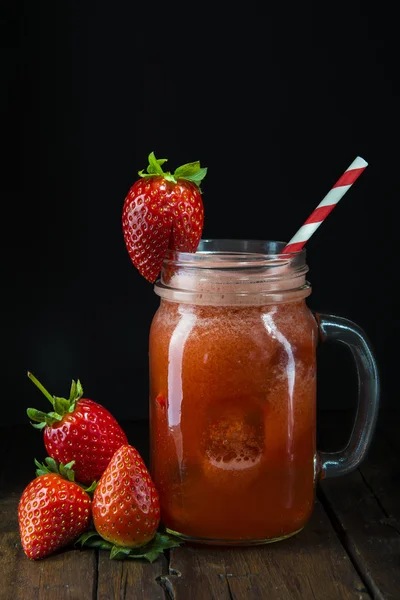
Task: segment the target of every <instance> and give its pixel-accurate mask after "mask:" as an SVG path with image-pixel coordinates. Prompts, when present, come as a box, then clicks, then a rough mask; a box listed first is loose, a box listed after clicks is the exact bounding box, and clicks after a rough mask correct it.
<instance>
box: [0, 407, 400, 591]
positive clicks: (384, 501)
mask: <svg viewBox="0 0 400 600" xmlns="http://www.w3.org/2000/svg"><path fill="white" fill-rule="evenodd" d="M350 422H351V414H349V413H347V412H346V413H340V414H338V413H335V414H333V415H322V416H321V417H320V418H319V429H318V431H319V435H318V437H319V439H320V447H322V446H323V447H324V449H330V447H333V446H335V447H336V448H337V446H338V444H340V443H341V442H342V441H343V439H344V438H345V436H346V435H347V433H348V430H349V427H350ZM399 424H400V419H399V418H398V416H397V415H393V414H392V413H384V414H381V417H380V420H379V423H378V428H377V432H376V435H375V438H374V442H373V446H372V448H371V451H370V453H369V456H368V457H367V459H366V461H365V462H364V464H363V465H362V467H361V468H360V469H359V470H358V471H356V472H354V473H352V474H350V475H347V476H345V477H342V478H338V479H332V480H328V481H325V482H323V483H321V484H320V485H319V488H318V495H317V496H318V497H317V501H316V505H315V511H314V514H313V517H312V519H311V521H310V522H309V524H308V525H307V526H306V528H305V529H304V530H303V531H302V532H301V533H300V534H298V535H297V536H296V537H293V538H291V539H288V540H286V541H283V542H279V543H277V544H271V545H266V546H258V547H253V548H250V547H249V548H225V549H223V548H211V547H210V548H207V547H191V546H188V545H184V546H182V547H180V548H178V549H173V550H171V551H170V553H169V554H167V555H166V556H162V557H160V558H159V559H158V560H157V561H156V562H154V563H153V564H150V563H148V562H141V561H124V562H119V561H111V560H110V559H109V558H108V554H106V553H105V552H97V551H94V550H74V549H71V550H68V551H65V552H62V553H60V554H57V555H54V556H52V557H49V558H47V559H45V560H43V561H37V562H33V561H30V560H28V559H27V558H26V557H25V555H24V553H23V551H22V549H21V545H20V540H19V533H18V525H17V505H18V500H19V497H20V494H21V493H22V490H23V489H24V487H25V486H26V485H27V483H28V482H29V481H30V479H31V478H32V476H33V474H34V467H33V457H36V458H38V459H39V460H43V458H44V457H45V453H44V452H43V446H42V439H41V434H40V433H39V432H38V431H36V430H34V429H33V428H32V427H30V426H29V425H28V426H26V427H23V426H21V427H13V428H6V427H2V429H1V439H0V447H1V450H2V452H1V456H2V459H3V463H4V461H5V460H7V464H2V465H1V467H0V517H1V518H0V599H1V600H18V599H20V598H23V599H25V598H26V599H32V600H34V599H41V600H42V599H43V600H44V599H46V600H63V599H69V600H71V599H74V600H75V599H76V600H94V599H98V600H114V599H118V600H122V599H134V600H139V599H146V600H156V599H159V600H161V599H169V600H170V599H177V600H197V599H199V600H208V599H218V600H225V599H226V600H233V599H246V600H252V599H253V598H254V599H256V598H257V599H272V600H293V599H296V600H297V599H299V600H308V599H310V600H347V599H350V598H351V599H358V600H367V599H368V598H376V599H385V600H389V599H393V600H399V599H400V486H399V482H400V459H399V457H400V452H399V451H400V435H399V433H398V425H399ZM125 428H126V430H127V433H128V438H129V441H130V443H131V444H133V445H135V446H136V447H137V448H138V450H139V451H140V452H141V453H142V455H143V457H144V458H145V460H147V455H148V454H147V443H148V442H147V430H148V428H147V423H134V424H125Z"/></svg>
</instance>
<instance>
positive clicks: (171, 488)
mask: <svg viewBox="0 0 400 600" xmlns="http://www.w3.org/2000/svg"><path fill="white" fill-rule="evenodd" d="M216 242H217V241H216ZM238 243H239V242H238V241H236V242H233V244H236V245H237V244H238ZM207 244H208V243H207V242H205V251H204V252H202V251H200V253H198V254H197V255H196V256H195V257H193V256H192V257H188V255H186V257H183V258H182V255H181V256H178V259H177V260H175V259H174V258H171V259H170V260H167V261H166V264H165V266H164V271H163V274H162V278H161V281H159V282H158V283H157V284H156V286H155V291H156V293H157V294H158V295H160V296H161V302H160V307H159V309H158V311H157V313H156V315H155V317H154V319H153V322H152V326H151V332H150V430H151V472H152V476H153V479H154V482H155V485H156V487H157V489H158V491H159V495H160V504H161V518H162V521H163V523H164V524H165V525H166V527H167V528H168V529H170V530H172V531H174V532H178V533H179V534H180V535H182V536H183V537H186V538H189V539H192V540H198V541H206V542H208V543H213V542H214V543H228V544H234V543H238V544H241V543H245V544H247V543H261V542H266V541H273V540H276V539H282V538H284V537H286V536H289V535H292V534H294V533H296V532H298V531H299V530H301V529H302V527H303V526H304V525H305V523H306V522H307V520H308V519H309V517H310V515H311V512H312V510H313V505H314V485H315V456H316V448H315V427H316V408H315V396H316V365H315V362H316V357H315V354H316V343H317V326H316V323H315V320H314V317H313V315H312V313H311V312H310V310H309V309H308V307H307V305H306V301H305V298H306V296H308V295H309V294H310V286H309V285H308V284H307V282H306V281H305V273H306V271H307V267H306V266H305V262H304V254H303V255H301V256H300V255H296V257H295V258H294V257H293V256H294V255H293V256H292V257H289V258H288V257H286V258H285V259H282V258H279V259H276V257H275V258H273V259H270V258H268V259H267V258H266V257H265V256H262V255H260V254H258V255H255V254H254V253H253V252H248V251H246V253H245V254H243V253H241V254H238V253H233V254H229V255H227V254H226V253H225V252H222V253H221V254H219V255H216V254H213V255H210V254H209V252H208V251H209V249H210V248H211V250H212V246H211V245H210V246H208V245H207ZM210 244H212V242H210ZM254 244H256V243H255V242H254Z"/></svg>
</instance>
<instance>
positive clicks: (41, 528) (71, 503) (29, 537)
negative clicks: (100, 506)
mask: <svg viewBox="0 0 400 600" xmlns="http://www.w3.org/2000/svg"><path fill="white" fill-rule="evenodd" d="M50 460H51V459H50ZM36 464H38V463H36ZM39 466H40V465H39ZM69 466H70V465H65V466H63V465H60V471H61V470H64V473H66V471H69V472H70V474H69V475H68V477H72V478H73V471H70V469H69V468H68V467H69ZM37 472H41V473H44V471H43V470H42V469H40V470H39V471H37ZM90 519H91V499H90V496H89V494H88V493H87V492H85V490H84V489H83V488H82V487H81V486H80V485H78V484H77V483H75V482H74V481H70V480H69V479H64V477H62V476H61V475H60V474H59V473H45V474H42V475H39V477H37V478H36V479H34V480H33V481H31V482H30V483H29V484H28V486H27V487H26V488H25V490H24V491H23V493H22V496H21V498H20V501H19V505H18V523H19V531H20V536H21V543H22V547H23V549H24V552H25V554H26V555H27V557H28V558H32V559H38V558H44V557H45V556H48V555H49V554H51V553H52V552H55V551H56V550H59V549H60V548H63V547H64V546H67V545H68V544H70V543H71V542H73V541H74V540H75V539H76V538H77V537H78V536H79V535H81V534H82V533H83V532H84V531H86V529H87V528H88V526H89V522H90Z"/></svg>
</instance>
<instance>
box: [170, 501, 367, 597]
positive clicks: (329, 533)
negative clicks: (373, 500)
mask: <svg viewBox="0 0 400 600" xmlns="http://www.w3.org/2000/svg"><path fill="white" fill-rule="evenodd" d="M169 568H170V572H169V574H168V575H166V576H164V578H163V583H164V586H165V588H166V590H167V591H168V593H169V596H170V597H171V598H174V600H187V598H190V600H203V599H204V598H207V599H210V600H214V599H215V600H240V599H243V600H244V599H245V600H253V599H256V598H257V599H264V598H274V600H275V599H276V600H316V599H318V600H338V599H339V598H340V600H347V599H350V598H351V599H357V600H367V599H368V598H370V595H369V594H368V592H367V590H366V589H365V587H364V584H363V583H362V581H361V580H360V578H359V576H358V574H357V572H356V571H355V569H354V567H353V565H352V563H351V562H350V559H349V557H348V555H347V554H346V552H345V551H344V549H343V547H342V545H341V543H340V541H339V539H338V537H337V535H336V533H335V531H334V529H333V527H332V525H331V523H330V521H329V519H328V517H327V515H326V513H325V512H324V510H323V508H322V507H321V505H320V504H319V502H317V503H316V506H315V511H314V514H313V516H312V518H311V521H310V522H309V524H308V525H307V526H306V527H305V529H304V530H303V531H302V532H301V533H300V534H298V535H297V536H295V537H293V538H290V539H288V540H285V541H282V542H277V543H274V544H271V545H265V546H254V547H247V548H239V547H238V548H225V549H223V548H206V547H199V546H197V547H192V546H189V545H185V546H184V547H181V548H177V549H173V550H171V555H170V566H169Z"/></svg>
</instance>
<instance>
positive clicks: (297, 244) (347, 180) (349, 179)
mask: <svg viewBox="0 0 400 600" xmlns="http://www.w3.org/2000/svg"><path fill="white" fill-rule="evenodd" d="M367 166H368V163H367V162H366V161H365V160H364V159H363V158H361V156H357V158H356V159H354V160H353V162H352V163H351V165H350V166H349V167H348V168H347V169H346V171H345V172H344V173H343V175H342V176H341V177H340V178H339V179H338V180H337V182H336V183H335V185H334V186H333V187H332V188H331V190H330V191H329V192H328V193H327V195H326V196H325V198H324V199H323V200H322V201H321V202H320V203H319V204H318V206H317V207H316V208H315V209H314V210H313V212H312V213H311V215H310V216H309V217H308V219H307V220H306V221H305V222H304V223H303V225H302V226H301V227H300V229H299V230H298V231H297V233H295V235H294V236H293V237H292V239H291V240H290V241H289V242H288V243H287V245H286V246H285V248H284V249H283V251H282V252H283V253H286V252H298V251H299V250H301V249H302V247H303V246H304V244H305V243H306V242H307V241H308V240H309V239H310V237H311V236H312V234H313V233H314V231H316V230H317V229H318V227H319V226H320V225H321V223H322V222H323V221H324V220H325V219H326V217H327V216H328V215H329V213H330V212H331V211H332V210H333V209H334V208H335V206H336V204H337V203H338V202H339V200H340V199H341V198H343V196H344V195H345V193H346V192H347V191H348V190H349V189H350V188H351V186H352V185H353V183H354V182H355V181H356V179H358V178H359V177H360V175H361V173H362V172H363V171H364V170H365V168H366V167H367Z"/></svg>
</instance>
